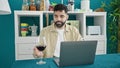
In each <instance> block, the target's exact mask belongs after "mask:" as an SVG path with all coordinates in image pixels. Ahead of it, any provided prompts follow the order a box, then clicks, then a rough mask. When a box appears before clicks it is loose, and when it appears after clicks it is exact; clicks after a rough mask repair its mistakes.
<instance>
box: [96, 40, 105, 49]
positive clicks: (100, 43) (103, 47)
mask: <svg viewBox="0 0 120 68" xmlns="http://www.w3.org/2000/svg"><path fill="white" fill-rule="evenodd" d="M97 50H105V41H102V40H100V41H98V43H97Z"/></svg>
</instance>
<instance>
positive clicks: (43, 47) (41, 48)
mask: <svg viewBox="0 0 120 68" xmlns="http://www.w3.org/2000/svg"><path fill="white" fill-rule="evenodd" d="M36 47H37V49H38V50H39V51H43V50H44V49H45V48H46V46H36Z"/></svg>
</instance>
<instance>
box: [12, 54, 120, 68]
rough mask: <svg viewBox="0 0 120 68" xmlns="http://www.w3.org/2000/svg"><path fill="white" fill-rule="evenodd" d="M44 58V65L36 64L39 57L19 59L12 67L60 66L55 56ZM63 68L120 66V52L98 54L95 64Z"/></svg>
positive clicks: (42, 67) (55, 67)
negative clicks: (55, 60) (54, 58)
mask: <svg viewBox="0 0 120 68" xmlns="http://www.w3.org/2000/svg"><path fill="white" fill-rule="evenodd" d="M44 60H45V61H46V64H44V65H38V64H36V62H37V61H39V60H38V59H31V60H18V61H15V62H14V63H13V65H12V68H58V66H57V65H56V64H55V63H54V60H53V58H46V59H44ZM62 68H120V54H106V55H96V57H95V61H94V64H91V65H80V66H67V67H62Z"/></svg>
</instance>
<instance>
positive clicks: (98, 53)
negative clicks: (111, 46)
mask: <svg viewBox="0 0 120 68" xmlns="http://www.w3.org/2000/svg"><path fill="white" fill-rule="evenodd" d="M100 54H106V51H104V50H98V51H96V55H100Z"/></svg>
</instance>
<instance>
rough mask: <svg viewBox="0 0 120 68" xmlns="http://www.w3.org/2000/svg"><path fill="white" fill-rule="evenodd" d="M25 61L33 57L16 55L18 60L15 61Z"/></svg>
mask: <svg viewBox="0 0 120 68" xmlns="http://www.w3.org/2000/svg"><path fill="white" fill-rule="evenodd" d="M26 59H35V58H34V57H33V55H29V54H28V55H22V54H20V55H18V58H17V60H26Z"/></svg>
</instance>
